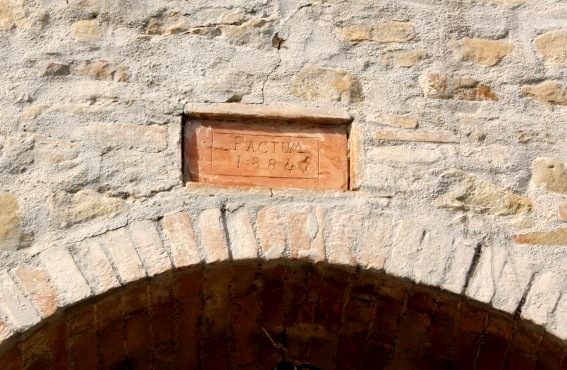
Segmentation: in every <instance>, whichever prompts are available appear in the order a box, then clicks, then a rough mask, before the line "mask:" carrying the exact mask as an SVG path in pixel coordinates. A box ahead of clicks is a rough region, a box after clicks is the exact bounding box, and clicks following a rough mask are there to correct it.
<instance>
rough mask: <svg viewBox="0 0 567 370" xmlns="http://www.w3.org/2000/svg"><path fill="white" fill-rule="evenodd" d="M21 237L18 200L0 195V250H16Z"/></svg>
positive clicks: (4, 194) (11, 196) (9, 195)
mask: <svg viewBox="0 0 567 370" xmlns="http://www.w3.org/2000/svg"><path fill="white" fill-rule="evenodd" d="M21 237H22V229H21V226H20V206H19V204H18V200H17V199H16V197H14V196H13V195H11V194H9V193H0V250H8V249H17V248H18V246H19V245H20V240H21Z"/></svg>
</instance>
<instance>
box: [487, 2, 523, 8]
mask: <svg viewBox="0 0 567 370" xmlns="http://www.w3.org/2000/svg"><path fill="white" fill-rule="evenodd" d="M489 2H490V3H491V4H494V5H500V6H503V7H506V8H509V9H515V8H517V7H519V6H520V5H524V3H525V2H526V0H489Z"/></svg>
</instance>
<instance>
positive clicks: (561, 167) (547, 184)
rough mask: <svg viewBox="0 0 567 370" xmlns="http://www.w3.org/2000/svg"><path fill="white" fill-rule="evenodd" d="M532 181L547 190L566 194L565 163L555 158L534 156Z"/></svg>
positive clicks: (566, 174) (566, 173)
mask: <svg viewBox="0 0 567 370" xmlns="http://www.w3.org/2000/svg"><path fill="white" fill-rule="evenodd" d="M532 182H533V183H534V184H535V185H536V186H538V187H542V188H544V189H546V190H548V191H551V192H554V193H559V194H567V171H566V170H565V163H564V162H563V161H562V160H559V159H555V158H545V157H539V158H536V159H535V160H534V161H533V163H532Z"/></svg>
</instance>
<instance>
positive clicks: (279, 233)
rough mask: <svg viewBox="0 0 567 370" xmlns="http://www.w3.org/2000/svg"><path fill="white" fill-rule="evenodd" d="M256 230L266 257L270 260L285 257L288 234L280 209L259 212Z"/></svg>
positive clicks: (269, 208) (266, 209)
mask: <svg viewBox="0 0 567 370" xmlns="http://www.w3.org/2000/svg"><path fill="white" fill-rule="evenodd" d="M256 228H257V230H258V239H259V240H260V245H261V247H262V253H263V255H264V257H265V258H268V259H273V258H281V257H283V256H284V252H285V250H286V232H285V225H284V222H283V219H282V217H281V214H280V212H279V210H278V208H276V207H266V208H262V209H261V210H260V211H259V212H258V216H257V220H256Z"/></svg>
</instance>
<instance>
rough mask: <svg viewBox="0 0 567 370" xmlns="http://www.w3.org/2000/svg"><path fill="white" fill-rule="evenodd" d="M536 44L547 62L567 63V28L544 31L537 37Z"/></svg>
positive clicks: (539, 52)
mask: <svg viewBox="0 0 567 370" xmlns="http://www.w3.org/2000/svg"><path fill="white" fill-rule="evenodd" d="M534 45H535V48H536V50H537V52H538V54H539V55H540V56H541V57H542V58H543V59H544V60H545V61H546V62H549V63H553V64H560V65H567V30H557V31H551V32H548V33H544V34H543V35H540V36H538V37H537V38H536V39H535V41H534Z"/></svg>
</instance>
